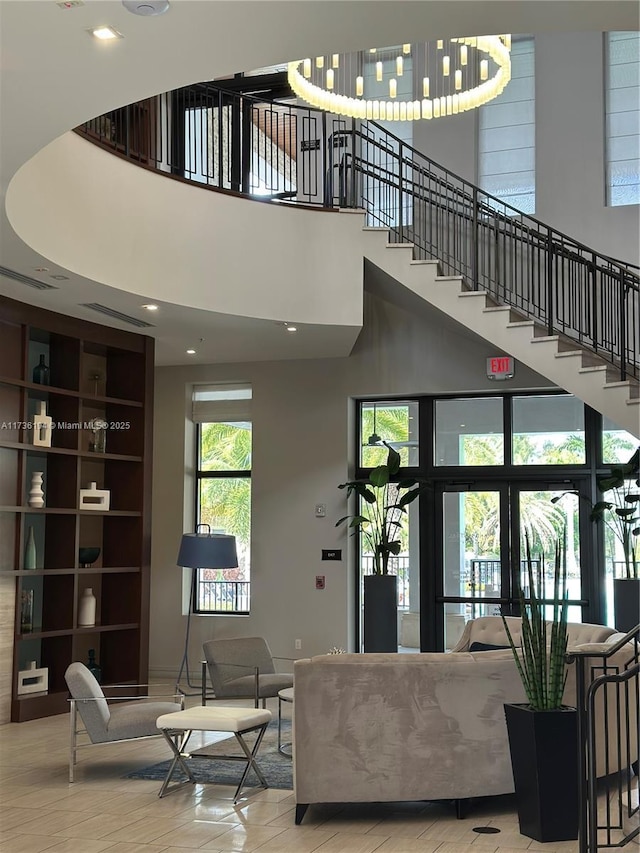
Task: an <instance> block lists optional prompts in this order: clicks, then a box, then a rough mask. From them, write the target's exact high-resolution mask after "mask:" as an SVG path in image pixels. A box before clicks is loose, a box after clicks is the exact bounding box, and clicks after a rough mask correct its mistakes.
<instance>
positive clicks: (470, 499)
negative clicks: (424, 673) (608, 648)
mask: <svg viewBox="0 0 640 853" xmlns="http://www.w3.org/2000/svg"><path fill="white" fill-rule="evenodd" d="M571 488H572V486H571V484H567V483H566V482H563V483H562V484H558V485H554V484H552V485H550V484H549V483H544V484H538V483H531V484H526V485H525V484H518V485H514V484H508V483H504V484H499V485H496V484H495V483H492V484H490V485H486V486H484V485H483V484H482V483H477V484H474V485H473V487H471V486H468V485H464V486H462V485H453V484H452V485H445V486H443V488H442V492H441V502H440V507H441V511H440V521H439V528H440V529H439V530H438V529H437V530H436V535H437V539H438V540H439V542H440V546H441V553H442V572H441V576H440V578H439V579H438V583H437V584H436V608H437V609H439V610H440V612H439V613H436V620H435V621H436V624H437V625H438V626H439V633H440V634H441V636H440V637H438V645H439V646H441V647H443V648H444V649H446V650H448V649H451V648H453V647H454V646H455V644H456V643H457V641H458V640H459V638H460V636H461V634H462V631H463V629H464V625H465V623H466V622H467V621H468V620H469V619H475V618H477V617H479V616H500V615H501V614H517V613H519V610H520V606H519V600H518V589H519V587H520V585H521V586H522V589H523V590H524V592H525V598H526V597H527V596H528V590H529V580H528V571H527V563H526V549H525V538H524V534H525V532H526V534H527V537H528V539H529V543H530V550H531V556H532V566H533V569H534V581H535V583H536V585H537V587H538V589H540V588H543V589H544V598H545V599H546V600H550V599H552V598H553V574H554V561H555V545H556V542H557V541H558V538H561V539H562V538H563V537H564V536H565V535H566V543H567V548H566V554H567V558H566V559H567V585H568V589H569V601H570V605H569V621H570V622H580V621H581V620H582V607H581V605H582V604H586V601H584V600H583V595H582V577H581V571H580V537H579V526H580V518H579V510H580V506H579V504H580V501H579V498H578V497H577V495H575V494H571V493H570V492H569V493H567V489H569V490H571ZM565 531H566V532H565ZM550 612H551V611H549V615H550Z"/></svg>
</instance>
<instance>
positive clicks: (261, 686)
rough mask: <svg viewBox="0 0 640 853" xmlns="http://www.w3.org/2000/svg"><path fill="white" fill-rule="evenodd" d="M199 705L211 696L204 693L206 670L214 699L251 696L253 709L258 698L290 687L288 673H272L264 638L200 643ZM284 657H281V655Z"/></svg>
mask: <svg viewBox="0 0 640 853" xmlns="http://www.w3.org/2000/svg"><path fill="white" fill-rule="evenodd" d="M202 648H203V650H204V657H205V659H204V660H203V661H202V704H203V705H206V703H207V700H208V699H210V698H212V697H211V696H210V695H209V694H208V693H207V673H208V674H209V678H210V680H211V686H212V687H213V693H214V697H213V698H215V699H253V700H254V705H255V707H256V708H258V707H259V705H260V700H262V707H263V708H264V707H265V706H266V700H267V699H268V698H270V697H273V696H277V695H278V691H280V690H284V689H285V688H286V687H293V675H292V674H291V673H280V672H276V669H275V665H274V663H273V661H274V658H273V656H272V654H271V651H270V649H269V646H268V645H267V641H266V640H265V639H264V638H263V637H237V638H235V639H229V640H209V641H208V642H206V643H203V645H202ZM283 660H284V658H283Z"/></svg>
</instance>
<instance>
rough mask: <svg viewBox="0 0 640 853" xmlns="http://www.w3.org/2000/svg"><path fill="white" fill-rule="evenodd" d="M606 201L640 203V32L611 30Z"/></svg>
mask: <svg viewBox="0 0 640 853" xmlns="http://www.w3.org/2000/svg"><path fill="white" fill-rule="evenodd" d="M605 76H606V84H605V90H606V181H607V204H608V205H610V206H612V207H616V206H618V205H621V204H640V34H638V33H635V32H628V33H627V32H623V33H608V34H607V50H606V75H605Z"/></svg>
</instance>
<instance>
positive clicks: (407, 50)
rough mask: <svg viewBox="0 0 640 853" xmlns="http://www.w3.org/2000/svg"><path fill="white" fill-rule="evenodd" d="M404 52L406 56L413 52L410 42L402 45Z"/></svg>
mask: <svg viewBox="0 0 640 853" xmlns="http://www.w3.org/2000/svg"><path fill="white" fill-rule="evenodd" d="M402 52H403V53H404V55H405V56H407V55H408V54H410V53H411V45H410V44H403V45H402Z"/></svg>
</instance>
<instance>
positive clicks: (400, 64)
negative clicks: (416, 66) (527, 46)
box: [396, 56, 404, 77]
mask: <svg viewBox="0 0 640 853" xmlns="http://www.w3.org/2000/svg"><path fill="white" fill-rule="evenodd" d="M396 74H397V75H398V77H402V75H403V74H404V59H403V58H402V57H401V56H398V57H397V58H396Z"/></svg>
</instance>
